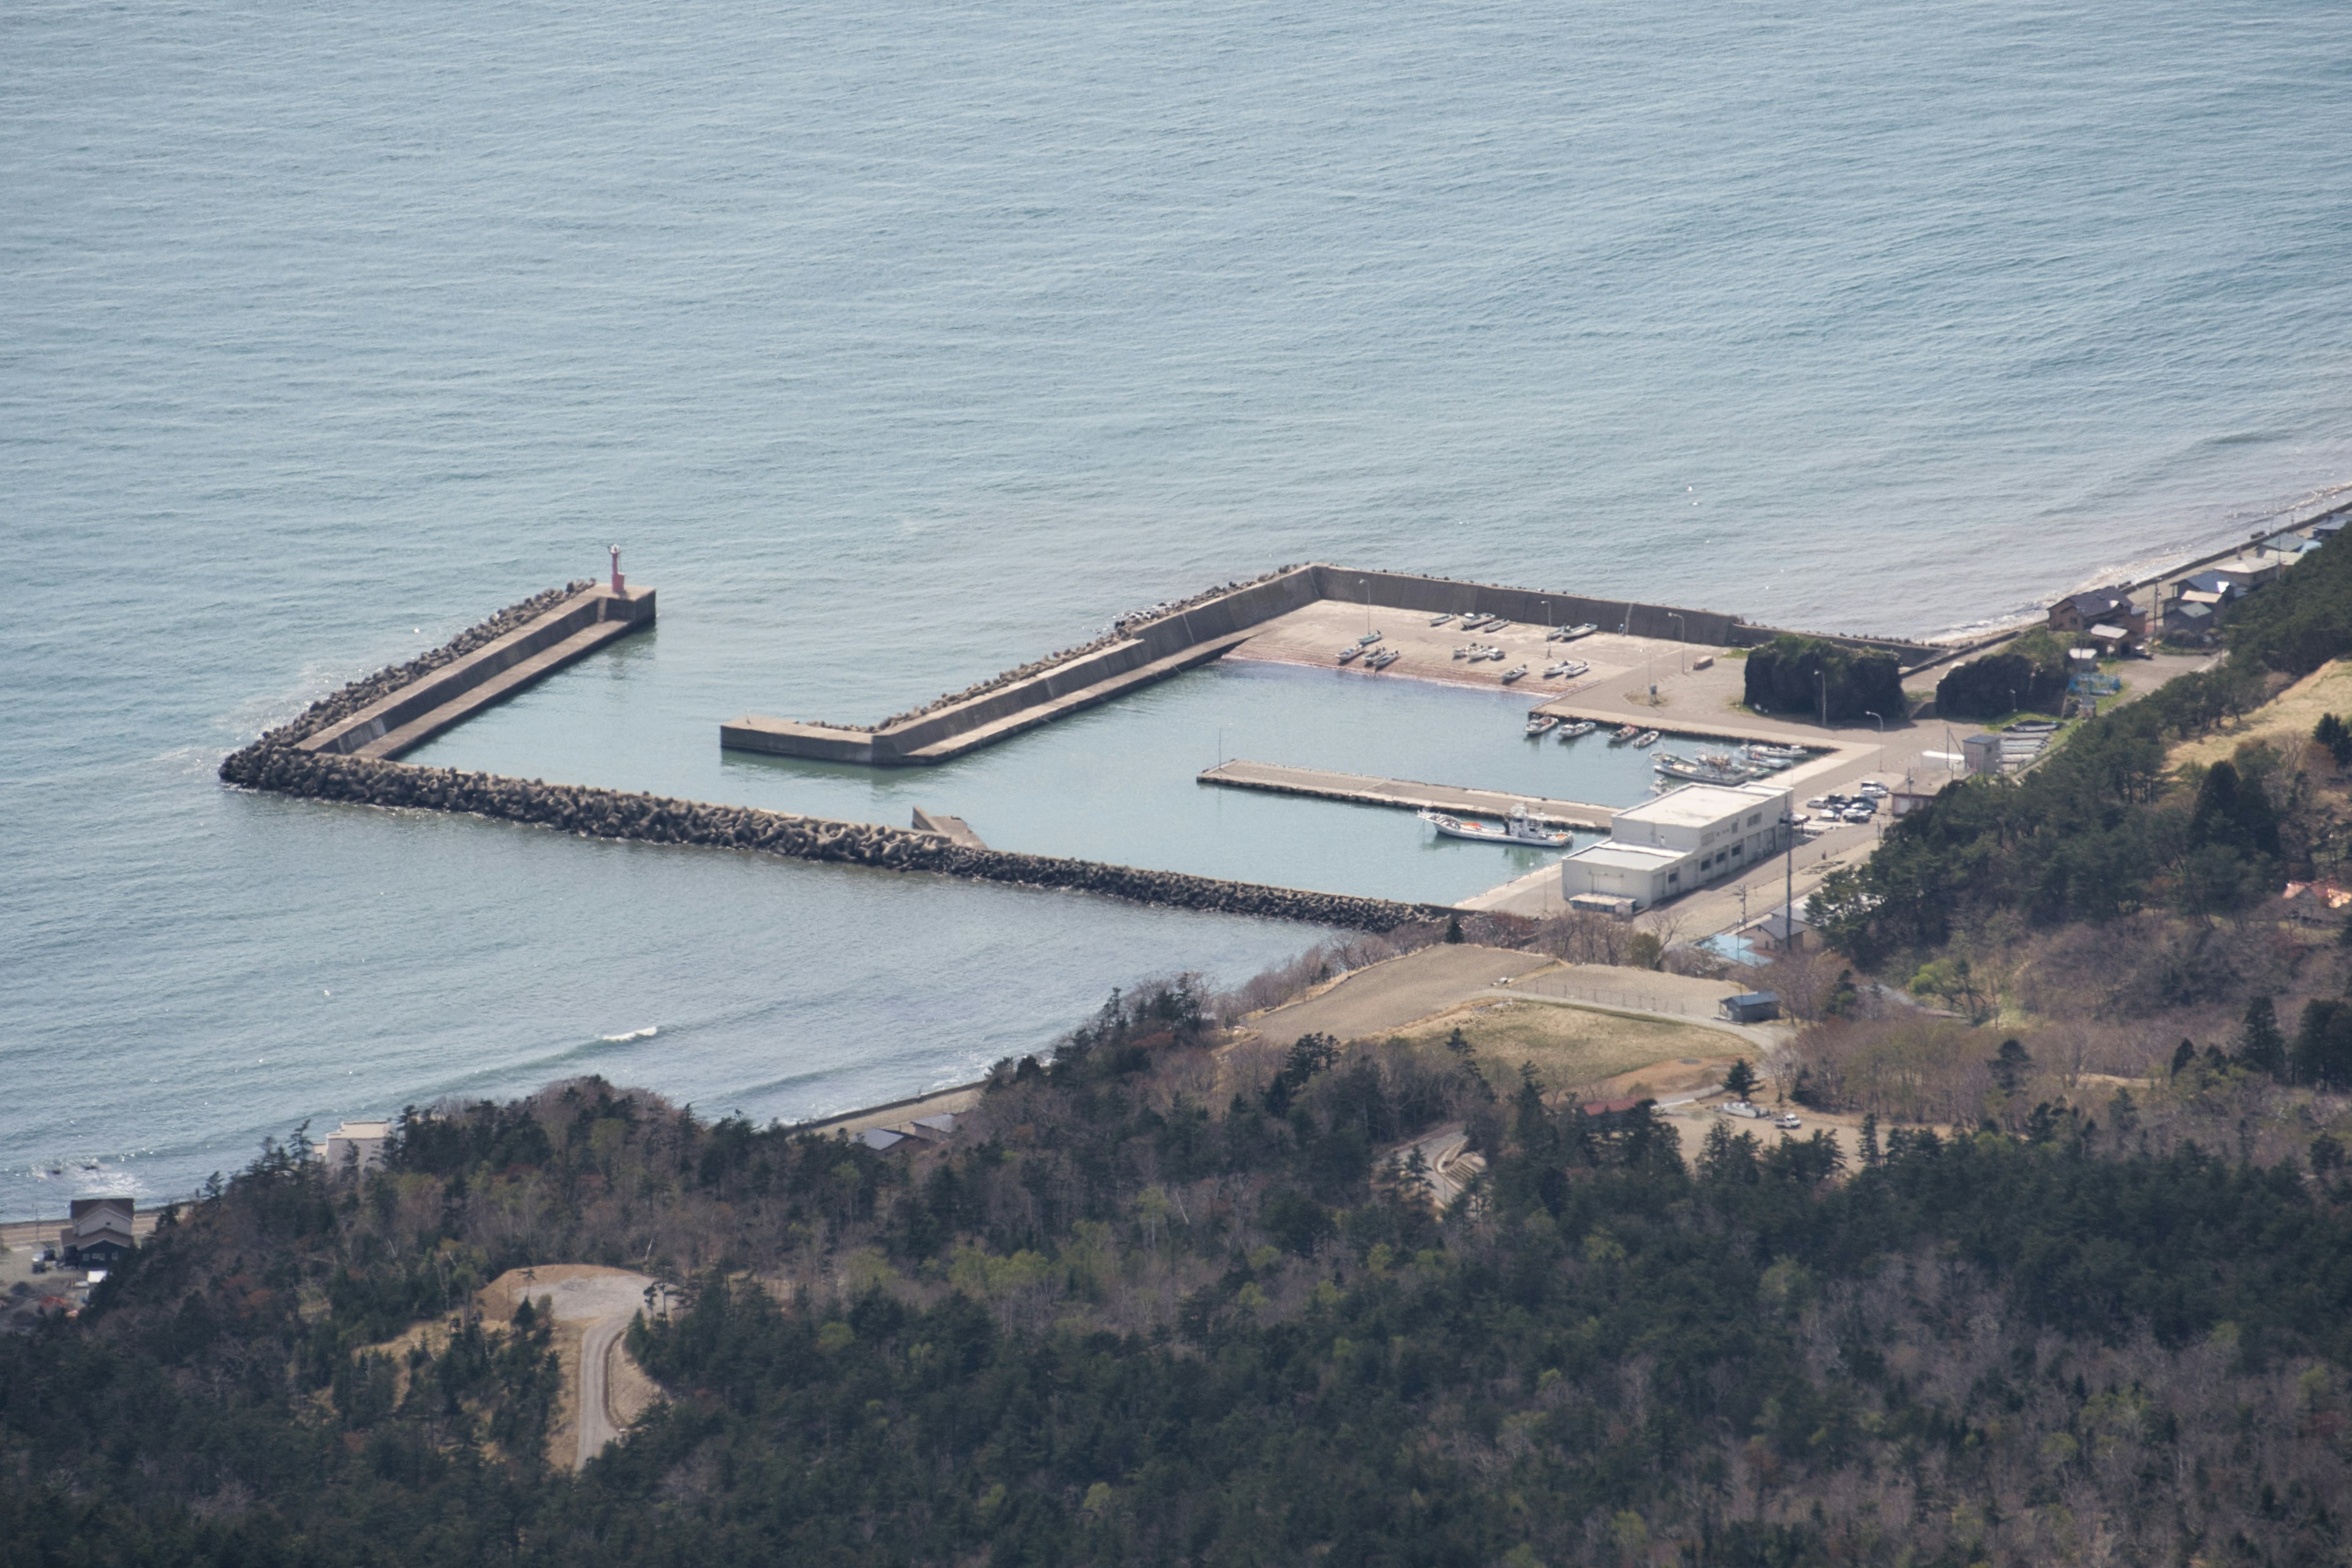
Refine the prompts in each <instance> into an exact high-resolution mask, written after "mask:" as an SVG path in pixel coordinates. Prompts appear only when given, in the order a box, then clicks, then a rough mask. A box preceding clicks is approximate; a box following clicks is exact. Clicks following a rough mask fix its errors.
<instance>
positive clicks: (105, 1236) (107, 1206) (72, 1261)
mask: <svg viewBox="0 0 2352 1568" xmlns="http://www.w3.org/2000/svg"><path fill="white" fill-rule="evenodd" d="M137 1212H138V1205H137V1203H136V1202H135V1201H134V1200H132V1199H131V1198H124V1197H88V1198H76V1199H74V1200H73V1202H72V1203H71V1204H69V1205H67V1209H66V1213H67V1215H68V1216H69V1217H68V1219H67V1221H66V1224H65V1228H64V1229H62V1230H60V1231H58V1257H59V1258H62V1259H64V1260H65V1262H66V1263H68V1265H70V1266H72V1267H74V1268H111V1267H112V1266H113V1265H114V1264H115V1263H116V1262H117V1261H118V1260H120V1259H121V1257H122V1255H123V1254H124V1253H126V1252H128V1251H130V1250H131V1248H132V1247H135V1246H137V1245H138V1243H137V1242H136V1241H134V1240H133V1239H132V1238H131V1220H132V1218H133V1217H134V1216H135V1215H136V1214H137Z"/></svg>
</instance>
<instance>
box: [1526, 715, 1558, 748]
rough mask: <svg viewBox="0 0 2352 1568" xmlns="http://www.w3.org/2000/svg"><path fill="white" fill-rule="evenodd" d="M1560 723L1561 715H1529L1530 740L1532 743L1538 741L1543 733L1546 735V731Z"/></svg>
mask: <svg viewBox="0 0 2352 1568" xmlns="http://www.w3.org/2000/svg"><path fill="white" fill-rule="evenodd" d="M1558 723H1559V714H1557V713H1530V714H1528V740H1530V741H1532V740H1534V739H1536V738H1537V737H1538V736H1539V735H1541V734H1542V733H1544V731H1547V730H1549V729H1551V728H1552V727H1553V726H1554V725H1556V724H1558Z"/></svg>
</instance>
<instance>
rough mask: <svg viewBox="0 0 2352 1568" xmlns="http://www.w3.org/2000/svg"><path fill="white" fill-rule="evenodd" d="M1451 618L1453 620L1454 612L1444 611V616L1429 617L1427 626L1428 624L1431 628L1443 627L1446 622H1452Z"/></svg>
mask: <svg viewBox="0 0 2352 1568" xmlns="http://www.w3.org/2000/svg"><path fill="white" fill-rule="evenodd" d="M1453 618H1454V612H1453V611H1451V610H1448V611H1446V612H1445V613H1444V615H1442V616H1430V617H1429V624H1430V625H1431V626H1444V624H1445V623H1446V622H1448V621H1450V620H1452V619H1453Z"/></svg>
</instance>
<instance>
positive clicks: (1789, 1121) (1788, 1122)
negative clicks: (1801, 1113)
mask: <svg viewBox="0 0 2352 1568" xmlns="http://www.w3.org/2000/svg"><path fill="white" fill-rule="evenodd" d="M1772 1125H1773V1126H1775V1127H1785V1128H1787V1129H1789V1130H1790V1131H1796V1129H1798V1128H1800V1127H1802V1126H1803V1125H1804V1123H1803V1122H1801V1121H1798V1120H1797V1113H1796V1112H1795V1111H1793V1110H1784V1111H1782V1112H1780V1118H1779V1120H1777V1121H1774V1122H1773V1123H1772Z"/></svg>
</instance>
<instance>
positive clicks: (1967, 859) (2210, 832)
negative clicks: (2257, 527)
mask: <svg viewBox="0 0 2352 1568" xmlns="http://www.w3.org/2000/svg"><path fill="white" fill-rule="evenodd" d="M2229 637H2230V654H2229V658H2228V659H2227V661H2226V662H2225V663H2223V664H2222V665H2221V667H2220V668H2215V669H2212V670H2210V671H2207V672H2203V673H2200V674H2192V675H2188V676H2183V677H2180V678H2179V679H2174V680H2171V681H2169V682H2168V683H2166V684H2165V685H2163V686H2161V687H2158V689H2155V690H2154V691H2152V692H2149V693H2148V694H2147V696H2145V697H2142V698H2140V699H2138V700H2136V701H2133V702H2130V703H2128V704H2126V705H2125V706H2123V707H2120V708H2117V709H2115V710H2111V711H2109V712H2107V713H2105V714H2102V715H2101V716H2099V717H2098V718H2096V719H2095V720H2092V721H2089V722H2087V723H2085V724H2084V725H2083V726H2081V727H2080V728H2079V729H2078V730H2076V731H2074V733H2073V735H2072V736H2070V737H2069V738H2068V740H2067V741H2066V742H2065V743H2064V744H2063V746H2061V747H2059V748H2058V749H2057V750H2056V751H2055V752H2054V753H2053V755H2051V756H2050V757H2049V758H2048V760H2046V761H2045V762H2043V763H2042V764H2041V765H2040V766H2038V767H2037V768H2035V769H2034V770H2033V771H2032V772H2031V773H2028V774H2026V775H2025V776H2024V777H2023V778H2021V779H2014V780H2011V779H1999V778H1990V779H1968V780H1962V781H1960V782H1958V783H1956V784H1951V785H1949V786H1948V787H1947V788H1946V789H1945V790H1944V791H1943V792H1942V794H1940V795H1938V796H1937V798H1936V800H1935V802H1934V804H1933V805H1930V806H1928V807H1927V808H1926V809H1924V810H1917V811H1914V812H1911V813H1909V814H1907V815H1906V816H1904V817H1903V818H1902V819H1900V820H1899V821H1897V822H1895V824H1894V825H1893V826H1891V827H1890V828H1889V829H1888V831H1887V833H1886V836H1885V843H1884V844H1883V845H1882V846H1881V847H1880V848H1879V849H1878V851H1877V852H1876V853H1875V854H1874V856H1873V857H1872V858H1871V860H1870V862H1869V863H1868V864H1867V865H1866V866H1865V867H1864V868H1861V869H1859V870H1851V871H1843V872H1840V873H1838V874H1837V875H1835V876H1833V877H1832V878H1831V879H1829V880H1828V881H1827V882H1826V883H1825V884H1824V886H1823V888H1822V892H1821V895H1820V898H1819V902H1818V904H1817V906H1816V907H1817V911H1818V912H1819V913H1820V915H1821V916H1822V921H1823V926H1824V930H1825V931H1826V932H1827V933H1828V934H1829V936H1830V938H1831V940H1832V942H1834V943H1835V944H1836V945H1838V946H1839V947H1840V948H1841V949H1842V950H1843V951H1844V952H1847V953H1849V954H1851V955H1852V956H1853V957H1854V958H1855V959H1857V960H1858V961H1859V962H1860V963H1863V964H1864V966H1865V967H1867V968H1877V967H1879V966H1881V965H1883V964H1885V963H1887V962H1889V961H1890V960H1892V959H1895V958H1896V957H1897V956H1898V955H1906V954H1908V955H1913V956H1920V955H1925V954H1927V953H1928V952H1933V951H1934V950H1936V949H1938V948H1940V947H1942V946H1943V945H1944V944H1945V943H1946V942H1948V941H1949V940H1951V938H1952V936H1953V934H1954V933H1955V931H1959V930H1963V929H1966V928H1968V927H1969V926H1971V925H1977V924H1981V923H1982V922H1984V921H1987V920H1988V919H1990V918H1991V917H1993V916H1995V915H1996V914H1999V913H2001V912H2004V911H2006V912H2010V913H2013V914H2014V915H2016V916H2018V917H2020V918H2021V919H2022V920H2023V921H2025V922H2027V923H2028V924H2031V925H2036V926H2042V927H2051V926H2057V925H2063V924H2067V923H2070V922H2076V921H2113V920H2116V919H2119V918H2122V917H2125V916H2129V915H2132V914H2135V913H2137V912H2138V911H2140V910H2150V909H2159V910H2173V911H2177V912H2179V913H2182V914H2186V915H2190V916H2197V917H2203V916H2210V915H2215V914H2225V913H2229V912H2231V911H2235V910H2242V909H2244V908H2246V907H2247V906H2248V905H2250V904H2252V903H2253V902H2254V901H2255V900H2258V899H2260V898H2262V897H2263V896H2265V895H2266V894H2269V893H2272V892H2274V891H2275V890H2276V889H2277V886H2278V884H2279V883H2280V882H2281V880H2282V879H2284V876H2285V875H2287V874H2289V873H2290V872H2295V871H2300V872H2302V873H2303V874H2305V875H2308V874H2310V862H2311V851H2312V847H2313V846H2312V842H2311V840H2312V839H2313V838H2315V837H2325V836H2326V835H2327V834H2329V833H2331V832H2333V831H2334V829H2333V828H2332V827H2331V826H2329V825H2327V824H2324V823H2312V822H2306V821H2301V820H2298V818H2297V816H2296V813H2295V811H2294V807H2295V806H2296V805H2299V804H2300V803H2299V802H2297V801H2296V800H2294V798H2293V790H2292V787H2291V786H2290V784H2289V782H2288V781H2287V780H2286V779H2285V778H2284V777H2283V776H2282V775H2281V774H2280V773H2278V771H2277V764H2278V763H2280V762H2281V761H2282V759H2280V758H2279V757H2278V756H2277V755H2276V753H2274V752H2263V753H2258V754H2255V755H2252V756H2247V757H2242V758H2241V759H2240V761H2239V762H2238V763H2220V764H2217V765H2215V766H2213V767H2212V768H2210V769H2209V770H2197V771H2194V772H2192V773H2189V775H2188V776H2185V777H2182V776H2173V775H2171V774H2168V771H2167V763H2166V752H2167V750H2168V747H2169V746H2170V745H2172V744H2173V743H2175V742H2179V741H2181V740H2186V739H2193V738H2196V737H2199V736H2202V735H2205V734H2209V733H2210V732H2211V731H2213V730H2214V729H2215V728H2216V727H2217V726H2219V725H2221V724H2222V723H2223V722H2224V721H2228V720H2231V719H2233V718H2235V717H2236V716H2238V715H2240V714H2242V713H2244V712H2247V711H2249V710H2252V709H2254V708H2256V707H2258V706H2260V705H2261V704H2262V703H2263V701H2265V700H2267V699H2268V698H2269V697H2270V696H2271V695H2272V694H2273V692H2274V691H2275V690H2276V689H2278V688H2279V687H2280V686H2281V685H2283V684H2284V681H2285V680H2286V679H2290V678H2295V677H2300V676H2303V675H2306V674H2309V673H2310V672H2311V671H2312V670H2314V669H2315V668H2318V667H2319V666H2320V665H2322V664H2324V663H2325V662H2326V661H2327V660H2328V659H2331V658H2341V657H2343V656H2344V655H2345V654H2347V652H2352V547H2347V546H2345V545H2342V544H2340V543H2337V544H2330V545H2327V546H2326V547H2325V548H2323V549H2321V550H2319V551H2317V552H2315V553H2314V554H2313V555H2312V556H2311V557H2309V558H2308V559H2306V560H2305V561H2304V562H2302V563H2299V564H2297V565H2296V566H2295V567H2294V569H2292V570H2291V571H2289V572H2287V573H2286V574H2284V576H2282V577H2281V578H2280V579H2279V580H2278V581H2277V582H2275V583H2273V584H2268V585H2266V586H2265V587H2263V588H2262V589H2261V590H2259V591H2257V592H2256V593H2254V594H2252V595H2250V596H2249V597H2247V598H2246V599H2245V600H2243V601H2242V603H2240V604H2239V605H2236V606H2234V607H2233V610H2232V619H2231V625H2230V627H2229ZM2323 746H2324V747H2325V746H2326V742H2325V741H2323ZM2326 749H2329V750H2332V749H2333V748H2326ZM2344 750H2345V754H2346V758H2347V761H2352V746H2347V747H2346V748H2344ZM2339 765H2341V764H2339ZM2283 830H2285V832H2284V837H2283Z"/></svg>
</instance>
